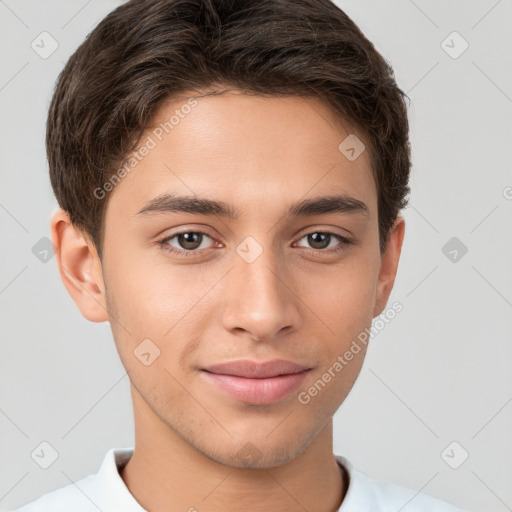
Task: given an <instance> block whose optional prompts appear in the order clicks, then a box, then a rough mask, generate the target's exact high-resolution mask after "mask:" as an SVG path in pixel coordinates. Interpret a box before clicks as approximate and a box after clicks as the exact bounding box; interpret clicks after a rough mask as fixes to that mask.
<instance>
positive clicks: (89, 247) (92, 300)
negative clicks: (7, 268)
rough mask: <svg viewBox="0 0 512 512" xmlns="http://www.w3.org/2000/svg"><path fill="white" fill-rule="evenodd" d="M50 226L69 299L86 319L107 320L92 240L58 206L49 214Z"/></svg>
mask: <svg viewBox="0 0 512 512" xmlns="http://www.w3.org/2000/svg"><path fill="white" fill-rule="evenodd" d="M50 226H51V232H52V242H53V245H54V246H55V256H56V260H57V264H58V266H59V272H60V277H61V279H62V282H63V283H64V286H65V287H66V289H67V291H68V292H69V294H70V295H71V298H72V299H73V300H74V301H75V303H76V305H77V306H78V309H79V310H80V312H81V313H82V315H83V316H84V317H85V318H87V320H90V321H91V322H106V321H108V319H109V317H108V312H107V306H106V296H105V284H104V282H103V270H102V267H101V261H100V259H99V257H98V253H97V251H96V247H95V246H94V243H93V242H92V241H91V240H90V238H89V237H88V236H87V235H84V234H82V232H81V231H80V230H79V229H77V228H76V227H75V226H74V225H73V224H72V223H71V221H70V218H69V215H68V213H67V212H65V211H64V210H62V209H59V210H58V211H56V212H55V213H54V214H53V215H52V218H51V223H50Z"/></svg>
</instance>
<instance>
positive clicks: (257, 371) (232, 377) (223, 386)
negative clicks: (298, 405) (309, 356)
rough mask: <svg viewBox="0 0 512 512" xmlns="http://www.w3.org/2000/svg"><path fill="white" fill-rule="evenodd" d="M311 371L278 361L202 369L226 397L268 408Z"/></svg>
mask: <svg viewBox="0 0 512 512" xmlns="http://www.w3.org/2000/svg"><path fill="white" fill-rule="evenodd" d="M310 370H311V368H309V367H307V366H304V365H300V364H297V363H294V362H292V361H285V360H282V359H276V360H272V361H265V362H263V363H258V362H256V361H250V360H238V361H232V362H227V363H221V364H217V365H213V366H209V367H206V368H203V369H202V372H201V373H202V375H204V377H205V378H206V379H207V381H208V382H209V383H211V384H213V385H214V386H215V387H216V388H217V389H218V390H219V391H221V392H222V393H223V394H227V395H228V396H229V397H230V398H232V399H235V400H237V401H239V402H243V403H247V404H253V405H265V404H271V403H275V402H278V401H279V400H282V399H284V398H285V397H286V396H288V395H290V394H291V393H292V392H293V391H294V390H296V389H297V388H298V387H299V386H300V385H301V384H302V382H304V379H305V378H306V375H307V374H308V372H309V371H310Z"/></svg>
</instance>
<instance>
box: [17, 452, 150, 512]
mask: <svg viewBox="0 0 512 512" xmlns="http://www.w3.org/2000/svg"><path fill="white" fill-rule="evenodd" d="M132 453H133V448H117V449H114V448H112V449H111V450H109V451H108V452H107V453H106V455H105V457H104V459H103V462H102V463H101V466H100V468H99V470H98V472H97V473H95V474H94V475H89V476H87V477H85V478H82V479H81V480H78V481H77V482H73V483H71V484H69V485H66V486H65V487H61V488H59V489H56V490H54V491H51V492H49V493H47V494H44V495H43V496H41V497H40V498H38V499H36V500H34V501H31V502H30V503H27V504H26V505H23V506H22V507H20V508H17V509H16V510H13V511H12V512H98V510H104V511H105V512H106V511H107V510H112V511H113V510H116V511H117V510H119V511H123V512H141V511H142V512H143V510H144V509H143V508H142V507H141V506H140V505H139V504H138V503H137V502H136V501H135V498H134V497H133V496H132V495H131V494H130V492H129V491H128V489H127V487H126V486H125V484H124V482H123V480H122V479H121V477H120V475H119V472H118V470H119V468H120V467H122V466H123V465H124V464H125V463H126V462H127V461H128V459H129V458H130V456H131V455H132Z"/></svg>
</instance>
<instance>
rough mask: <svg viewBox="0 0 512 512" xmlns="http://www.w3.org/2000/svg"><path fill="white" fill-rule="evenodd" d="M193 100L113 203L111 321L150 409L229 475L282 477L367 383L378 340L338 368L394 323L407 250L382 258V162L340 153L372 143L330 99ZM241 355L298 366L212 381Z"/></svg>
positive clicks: (165, 115)
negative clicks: (375, 324) (399, 271)
mask: <svg viewBox="0 0 512 512" xmlns="http://www.w3.org/2000/svg"><path fill="white" fill-rule="evenodd" d="M194 101H195V103H193V104H190V103H189V105H193V106H192V107H191V108H184V107H183V106H184V105H186V104H187V100H186V98H185V99H183V100H180V101H177V100H175V101H173V102H172V103H168V104H166V105H165V106H164V107H162V109H161V110H160V111H159V113H158V116H157V118H156V119H155V120H154V123H153V124H154V126H153V127H152V128H151V129H150V130H148V132H147V134H146V135H144V137H143V138H142V140H141V144H142V145H143V144H145V145H146V146H147V147H148V148H149V147H150V149H149V151H147V152H145V151H143V153H146V155H145V156H144V157H143V158H141V159H140V161H139V162H138V163H137V165H136V166H135V167H134V168H133V170H131V171H130V172H127V173H126V175H125V176H124V177H123V178H122V179H121V181H120V182H119V183H118V184H117V185H116V186H115V188H114V190H113V192H112V193H111V196H110V198H109V203H108V208H107V212H106V218H105V243H104V251H103V254H104V258H103V261H102V264H101V265H102V267H101V270H102V278H103V281H104V286H105V290H104V292H105V294H106V297H105V298H106V304H107V309H108V312H109V317H108V320H109V321H110V324H111V327H112V331H113V335H114V339H115V343H116V347H117V350H118V352H119V355H120V357H121V360H122V363H123V365H124V367H125V369H126V370H127V371H129V376H130V380H131V382H132V384H133V388H132V389H133V392H134V393H135V394H136V396H137V400H134V403H135V404H138V405H135V408H136V409H137V408H139V407H140V408H142V407H144V408H145V410H146V412H145V414H146V415H148V414H149V415H151V417H152V418H153V420H154V421H157V422H159V423H160V424H161V425H163V426H164V428H168V429H170V431H172V432H173V433H174V434H176V435H178V436H180V437H181V438H182V439H184V440H186V441H187V442H188V443H189V444H190V445H191V446H193V447H194V448H196V449H197V450H198V451H200V452H201V453H203V454H205V455H207V456H208V457H209V458H211V459H213V460H215V461H218V462H220V463H222V464H225V465H228V466H233V467H249V466H250V467H269V466H273V465H277V464H283V463H286V462H287V461H289V460H291V459H292V458H294V457H296V456H297V455H299V454H300V453H302V452H304V451H305V450H306V449H307V448H308V447H309V446H310V445H312V443H313V442H314V441H315V439H316V438H317V437H318V436H319V434H320V433H321V432H322V430H323V429H324V428H325V426H326V425H327V424H329V422H330V421H331V418H332V416H333V414H334V413H335V411H336V410H337V409H338V407H339V406H340V404H341V403H342V402H343V400H344V399H345V397H346V396H347V394H348V393H349V391H350V389H351V387H352V386H353V384H354V382H355V380H356V378H357V376H358V374H359V371H360V368H361V365H362V363H363V359H364V354H365V351H366V345H365V344H363V343H360V342H359V348H360V350H359V352H357V353H356V354H354V355H353V358H351V360H350V361H347V360H346V359H345V358H343V360H344V361H345V362H344V364H342V363H341V362H340V359H339V356H341V357H343V355H344V354H345V353H346V352H347V351H348V350H349V349H350V347H351V346H353V342H354V340H357V339H358V335H359V334H360V333H361V332H364V330H365V329H366V328H368V327H370V325H371V321H372V318H373V317H374V316H376V315H377V314H379V313H380V312H382V310H383V308H384V306H385V303H386V301H387V298H388V295H389V292H390V290H391V287H392V284H393V278H394V273H395V270H396V264H397V262H398V253H399V248H400V244H401V239H399V238H400V237H398V238H397V242H396V243H395V244H394V243H393V241H391V242H390V244H389V253H388V256H386V253H385V254H384V255H381V254H380V252H379V233H378V219H377V191H376V185H375V182H374V179H373V175H372V171H371V168H370V161H369V155H368V151H364V152H363V153H362V154H361V155H360V156H359V157H358V158H356V159H355V160H349V159H348V158H347V157H346V156H345V154H343V153H342V152H341V151H340V150H339V149H338V146H339V145H340V143H341V142H342V141H343V140H344V139H345V138H346V137H347V136H348V135H349V134H350V133H357V132H351V131H350V130H348V129H347V130H345V129H343V127H342V126H341V125H340V123H339V122H337V120H336V119H335V117H334V115H333V113H332V112H331V111H330V109H329V108H328V107H327V106H326V105H324V104H323V103H321V102H320V101H319V100H317V99H313V98H307V99H306V98H299V97H289V98H276V97H262V96H256V95H248V94H241V93H235V92H230V93H223V94H222V95H218V96H209V97H197V98H196V99H195V100H194ZM176 110H178V111H179V113H180V115H178V116H176V117H175V118H174V120H173V121H172V123H173V125H172V131H171V130H170V129H169V125H167V129H168V130H169V133H166V131H165V130H162V125H161V124H160V123H165V122H166V121H169V119H170V118H171V116H172V115H173V114H174V113H175V111H176ZM177 120H178V121H177ZM155 130H156V131H155ZM358 136H359V138H360V139H361V140H363V137H362V135H360V134H358ZM148 137H150V139H151V140H152V142H151V141H150V139H148ZM160 139H161V140H160ZM139 154H140V151H139ZM166 195H168V196H166ZM183 198H187V199H188V201H187V200H186V199H183ZM321 198H330V199H332V200H331V201H327V200H325V199H324V200H323V201H321V200H320V199H321ZM191 199H195V200H196V201H195V202H193V201H191ZM203 200H204V201H215V204H212V203H204V202H203V203H201V201H203ZM315 202H316V203H315ZM308 204H309V207H308ZM315 204H316V207H315ZM386 258H387V259H386ZM100 288H101V287H100ZM240 360H244V361H250V362H254V363H265V362H268V361H275V360H285V361H288V362H290V363H293V364H294V365H295V366H293V367H292V366H279V365H276V366H272V365H270V366H269V367H266V368H265V369H264V370H268V373H266V374H264V373H257V372H258V371H260V370H261V368H260V369H258V368H256V369H254V368H249V367H244V366H243V365H239V364H235V365H233V366H232V367H231V368H227V369H226V368H223V369H219V368H217V369H215V368H213V366H215V365H219V364H223V363H232V362H235V361H240ZM337 362H338V364H336V363H337ZM340 365H341V366H342V368H341V369H340ZM251 371H255V372H256V373H254V374H251V373H250V372H251ZM248 372H249V373H248ZM326 372H327V373H329V375H330V378H329V377H325V375H326ZM228 373H229V374H231V375H227V374H228ZM233 374H235V375H233ZM271 374H273V375H274V376H273V377H269V376H268V375H271ZM278 374H281V376H280V377H279V376H277V375H278ZM237 375H238V376H237ZM240 375H244V376H240ZM265 376H267V378H262V377H265ZM250 377H259V378H250ZM319 380H320V381H322V382H323V384H319ZM315 384H316V385H315ZM315 390H316V391H315ZM135 414H137V410H135ZM247 455H248V457H247Z"/></svg>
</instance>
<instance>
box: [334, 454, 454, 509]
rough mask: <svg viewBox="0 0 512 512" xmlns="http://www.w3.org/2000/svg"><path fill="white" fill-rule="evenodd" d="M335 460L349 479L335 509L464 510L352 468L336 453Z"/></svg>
mask: <svg viewBox="0 0 512 512" xmlns="http://www.w3.org/2000/svg"><path fill="white" fill-rule="evenodd" d="M336 460H337V461H338V463H339V464H341V465H343V466H344V467H345V469H346V470H347V472H348V474H349V479H350V481H349V486H348V490H347V493H346V495H345V499H344V500H343V503H342V505H341V507H340V508H339V511H338V512H360V511H361V510H372V511H373V512H391V511H396V510H402V508H403V509H404V510H407V512H464V511H463V510H461V509H460V508H458V507H456V506H455V505H452V504H451V503H448V502H446V501H443V500H440V499H437V498H434V497H432V496H429V495H428V494H424V493H421V492H418V491H415V490H413V489H408V488H407V487H402V486H400V485H396V484H393V483H391V482H384V481H381V480H375V479H373V478H371V477H369V476H368V475H365V474H364V473H362V472H360V471H358V470H357V469H355V468H354V466H353V465H352V464H351V463H350V461H349V460H347V459H346V458H345V457H342V456H341V455H336ZM406 505H407V507H406Z"/></svg>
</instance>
